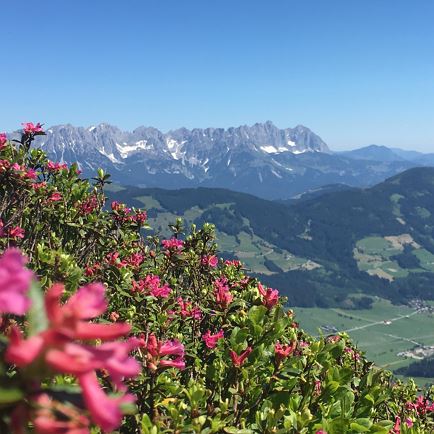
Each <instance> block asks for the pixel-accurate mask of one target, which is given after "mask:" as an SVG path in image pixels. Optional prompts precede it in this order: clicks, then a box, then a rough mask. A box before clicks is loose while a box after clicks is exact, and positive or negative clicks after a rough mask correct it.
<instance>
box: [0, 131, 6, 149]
mask: <svg viewBox="0 0 434 434" xmlns="http://www.w3.org/2000/svg"><path fill="white" fill-rule="evenodd" d="M7 141H8V138H7V137H6V134H5V133H0V151H1V150H2V149H3V148H4V147H5V146H6V142H7Z"/></svg>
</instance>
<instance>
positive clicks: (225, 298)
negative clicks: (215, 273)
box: [214, 277, 234, 309]
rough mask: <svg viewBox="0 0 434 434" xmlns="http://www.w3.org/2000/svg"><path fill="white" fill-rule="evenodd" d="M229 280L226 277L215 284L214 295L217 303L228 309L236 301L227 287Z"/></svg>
mask: <svg viewBox="0 0 434 434" xmlns="http://www.w3.org/2000/svg"><path fill="white" fill-rule="evenodd" d="M227 283H228V280H227V279H226V278H225V277H221V278H219V279H217V280H216V281H215V282H214V294H215V298H216V301H217V303H218V304H219V305H220V306H221V307H222V308H223V309H226V308H227V307H228V306H229V305H230V304H231V303H232V300H233V299H234V296H233V295H232V294H231V293H230V291H229V287H228V285H227Z"/></svg>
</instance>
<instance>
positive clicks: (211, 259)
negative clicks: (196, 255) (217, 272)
mask: <svg viewBox="0 0 434 434" xmlns="http://www.w3.org/2000/svg"><path fill="white" fill-rule="evenodd" d="M200 262H201V264H202V265H205V266H208V267H211V268H215V267H217V264H218V263H219V260H218V258H217V256H216V255H208V256H202V259H201V261H200Z"/></svg>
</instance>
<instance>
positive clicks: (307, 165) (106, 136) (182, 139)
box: [35, 121, 434, 199]
mask: <svg viewBox="0 0 434 434" xmlns="http://www.w3.org/2000/svg"><path fill="white" fill-rule="evenodd" d="M35 145H36V146H39V147H41V148H42V149H44V150H45V151H47V153H48V155H49V157H50V158H52V159H53V160H56V161H66V162H68V163H72V162H78V163H79V166H80V168H81V169H82V170H83V172H84V174H85V175H90V176H91V174H92V173H94V171H95V170H96V169H97V168H102V169H104V170H106V171H107V172H109V173H111V174H112V178H113V179H114V180H115V181H118V182H120V183H123V184H130V185H138V186H141V187H162V188H169V189H170V188H189V187H199V186H202V187H210V188H214V187H222V188H228V189H231V190H236V191H241V192H245V193H253V194H255V195H256V196H260V197H263V198H266V199H289V198H292V197H293V196H296V195H299V194H302V193H304V192H306V191H308V190H314V189H318V188H321V187H322V186H324V185H328V184H346V185H349V186H353V187H365V186H369V185H374V184H376V183H378V182H381V181H382V180H384V179H385V178H387V177H389V176H392V175H394V174H396V173H399V172H402V171H403V170H406V169H408V168H410V167H414V166H417V165H420V164H423V163H421V162H419V161H417V162H413V161H408V160H405V159H402V158H397V159H396V160H397V161H395V160H393V159H388V160H389V161H374V160H372V159H355V158H350V157H349V156H346V155H341V154H340V153H333V152H331V151H330V149H329V148H328V146H327V144H326V143H325V142H324V141H323V140H322V139H321V137H320V136H318V135H317V134H315V133H314V132H313V131H311V130H310V129H309V128H307V127H304V126H302V125H297V126H296V127H294V128H286V129H279V128H278V127H276V126H275V125H274V124H273V123H272V122H271V121H267V122H265V123H256V124H254V125H252V126H245V125H244V126H240V127H230V128H227V129H224V128H206V129H201V128H194V129H191V130H189V129H187V128H178V129H176V130H171V131H169V132H167V133H163V132H161V131H160V130H158V129H157V128H154V127H145V126H140V127H137V128H135V129H134V130H133V131H131V132H128V131H122V130H121V129H119V128H118V127H116V126H113V125H110V124H105V123H102V124H99V125H96V126H95V125H94V126H90V127H87V128H84V127H74V126H72V125H70V124H66V125H59V126H53V127H51V128H48V129H47V135H46V136H39V137H37V140H36V141H35ZM433 164H434V162H433Z"/></svg>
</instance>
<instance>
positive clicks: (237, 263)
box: [225, 259, 241, 268]
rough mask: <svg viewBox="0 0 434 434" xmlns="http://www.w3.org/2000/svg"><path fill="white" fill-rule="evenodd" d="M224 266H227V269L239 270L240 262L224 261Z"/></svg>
mask: <svg viewBox="0 0 434 434" xmlns="http://www.w3.org/2000/svg"><path fill="white" fill-rule="evenodd" d="M225 265H227V266H228V267H236V268H239V267H241V262H240V261H238V260H237V259H233V260H229V259H226V261H225Z"/></svg>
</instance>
